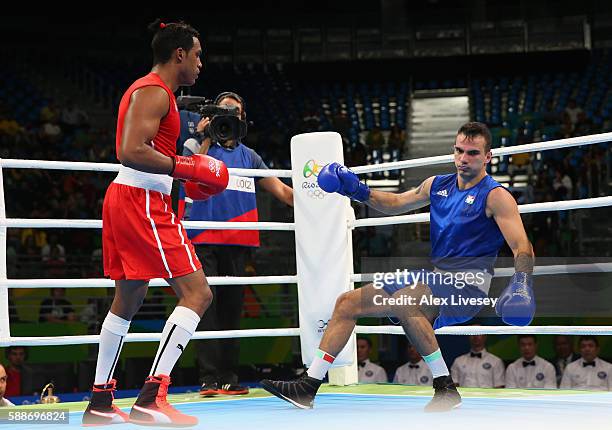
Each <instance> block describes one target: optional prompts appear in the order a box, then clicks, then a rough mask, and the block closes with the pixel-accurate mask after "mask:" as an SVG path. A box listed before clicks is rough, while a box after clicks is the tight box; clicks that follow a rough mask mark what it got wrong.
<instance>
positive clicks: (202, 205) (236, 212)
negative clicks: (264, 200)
mask: <svg viewBox="0 0 612 430" xmlns="http://www.w3.org/2000/svg"><path fill="white" fill-rule="evenodd" d="M196 145H197V144H196V142H195V141H193V140H192V141H190V142H187V144H186V145H185V147H184V149H183V155H187V156H188V155H192V154H194V153H197V152H198V150H199V146H198V147H196ZM208 155H210V156H211V157H214V158H216V159H217V160H221V161H223V162H224V163H225V164H226V166H227V167H228V168H229V167H236V168H243V169H267V168H268V166H266V164H265V163H264V162H263V160H262V158H261V157H260V156H259V155H258V154H257V153H256V152H255V151H254V150H252V149H251V148H249V147H248V146H246V145H244V144H242V143H241V142H238V143H237V144H236V146H235V147H233V148H226V147H225V146H222V145H221V144H219V143H215V144H211V146H210V148H209V149H208ZM255 179H257V178H245V177H240V176H230V180H229V184H228V186H227V189H226V190H225V191H224V192H222V193H221V194H217V195H215V196H212V197H211V198H209V199H207V200H195V201H193V202H192V203H191V205H190V206H189V205H188V202H187V201H186V200H185V192H184V189H183V187H182V186H181V187H180V191H179V217H182V219H184V220H187V219H188V220H190V221H258V219H259V218H258V214H257V199H256V197H255ZM187 235H188V236H189V238H190V239H191V241H192V243H194V244H198V245H199V244H215V245H239V246H253V247H257V246H259V231H257V230H252V231H250V230H188V231H187Z"/></svg>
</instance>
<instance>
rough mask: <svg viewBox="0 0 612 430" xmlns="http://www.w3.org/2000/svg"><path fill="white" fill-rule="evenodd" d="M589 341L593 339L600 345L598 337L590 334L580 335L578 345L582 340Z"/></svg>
mask: <svg viewBox="0 0 612 430" xmlns="http://www.w3.org/2000/svg"><path fill="white" fill-rule="evenodd" d="M588 341H593V342H595V346H599V341H598V340H597V338H596V337H595V336H590V335H586V336H580V340H579V341H578V345H580V344H581V343H582V342H588Z"/></svg>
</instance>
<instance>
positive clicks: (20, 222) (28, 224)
mask: <svg viewBox="0 0 612 430" xmlns="http://www.w3.org/2000/svg"><path fill="white" fill-rule="evenodd" d="M183 226H184V227H185V228H186V229H187V230H195V229H209V230H275V231H293V230H295V223H292V222H262V221H252V222H251V221H248V222H247V221H244V222H240V221H238V222H236V221H230V222H226V221H184V222H183ZM0 227H9V228H97V229H100V228H102V220H100V219H52V218H49V219H44V218H38V219H36V218H4V219H2V218H0Z"/></svg>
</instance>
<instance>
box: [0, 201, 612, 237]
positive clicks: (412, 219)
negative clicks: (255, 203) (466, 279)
mask: <svg viewBox="0 0 612 430" xmlns="http://www.w3.org/2000/svg"><path fill="white" fill-rule="evenodd" d="M605 206H612V196H606V197H594V198H591V199H580V200H564V201H557V202H546V203H532V204H528V205H520V206H519V212H520V213H534V212H551V211H559V210H570V209H587V208H598V207H605ZM417 222H429V213H421V214H411V215H399V216H389V217H378V218H363V219H359V220H355V221H351V222H349V227H351V228H357V227H367V226H377V225H395V224H409V223H417ZM183 225H184V226H185V228H187V229H188V230H191V229H205V228H206V229H211V230H275V231H293V230H295V223H288V222H222V221H185V222H183ZM0 227H10V228H96V229H100V228H102V220H84V219H80V220H79V219H76V220H73V219H34V218H5V219H2V218H0Z"/></svg>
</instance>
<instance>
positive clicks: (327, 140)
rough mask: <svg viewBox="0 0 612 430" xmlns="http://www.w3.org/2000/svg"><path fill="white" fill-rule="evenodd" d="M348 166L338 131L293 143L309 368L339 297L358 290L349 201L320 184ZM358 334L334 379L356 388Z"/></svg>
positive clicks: (307, 136) (301, 295) (300, 285)
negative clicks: (325, 174) (324, 175)
mask: <svg viewBox="0 0 612 430" xmlns="http://www.w3.org/2000/svg"><path fill="white" fill-rule="evenodd" d="M333 161H337V162H340V163H343V162H344V156H343V151H342V138H341V137H340V135H339V134H338V133H335V132H316V133H305V134H299V135H297V136H294V137H293V138H292V139H291V165H292V166H293V172H292V181H293V188H294V192H293V202H294V216H295V243H296V246H295V248H296V263H297V278H298V303H299V318H300V319H299V323H300V343H301V350H302V361H303V362H304V364H305V365H306V366H310V363H311V362H312V360H313V358H314V353H315V351H316V350H317V348H318V346H319V342H320V340H321V337H322V336H323V333H324V332H325V330H326V328H327V324H328V322H329V320H330V318H331V315H332V312H333V309H334V305H335V303H336V299H337V298H338V296H339V295H340V294H342V293H344V292H346V291H350V290H352V289H353V287H354V286H353V283H352V282H351V280H350V277H351V274H352V272H353V251H352V250H353V247H352V238H351V231H350V230H349V229H348V222H349V220H351V219H353V218H354V213H353V210H352V209H351V205H350V202H349V199H347V198H346V197H343V196H340V195H337V194H327V193H325V192H324V191H323V190H321V189H320V188H319V186H318V184H317V176H318V174H319V171H320V169H321V168H322V167H323V166H324V165H325V164H327V163H331V162H333ZM355 351H356V343H355V334H354V333H353V334H352V335H351V338H350V339H349V342H348V343H347V345H346V346H345V347H344V349H343V350H342V351H341V352H340V354H338V356H337V357H336V360H335V362H334V367H336V369H332V371H330V374H329V380H330V383H331V384H334V385H347V384H354V383H357V364H356V362H357V360H356V356H355V354H356V352H355Z"/></svg>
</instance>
